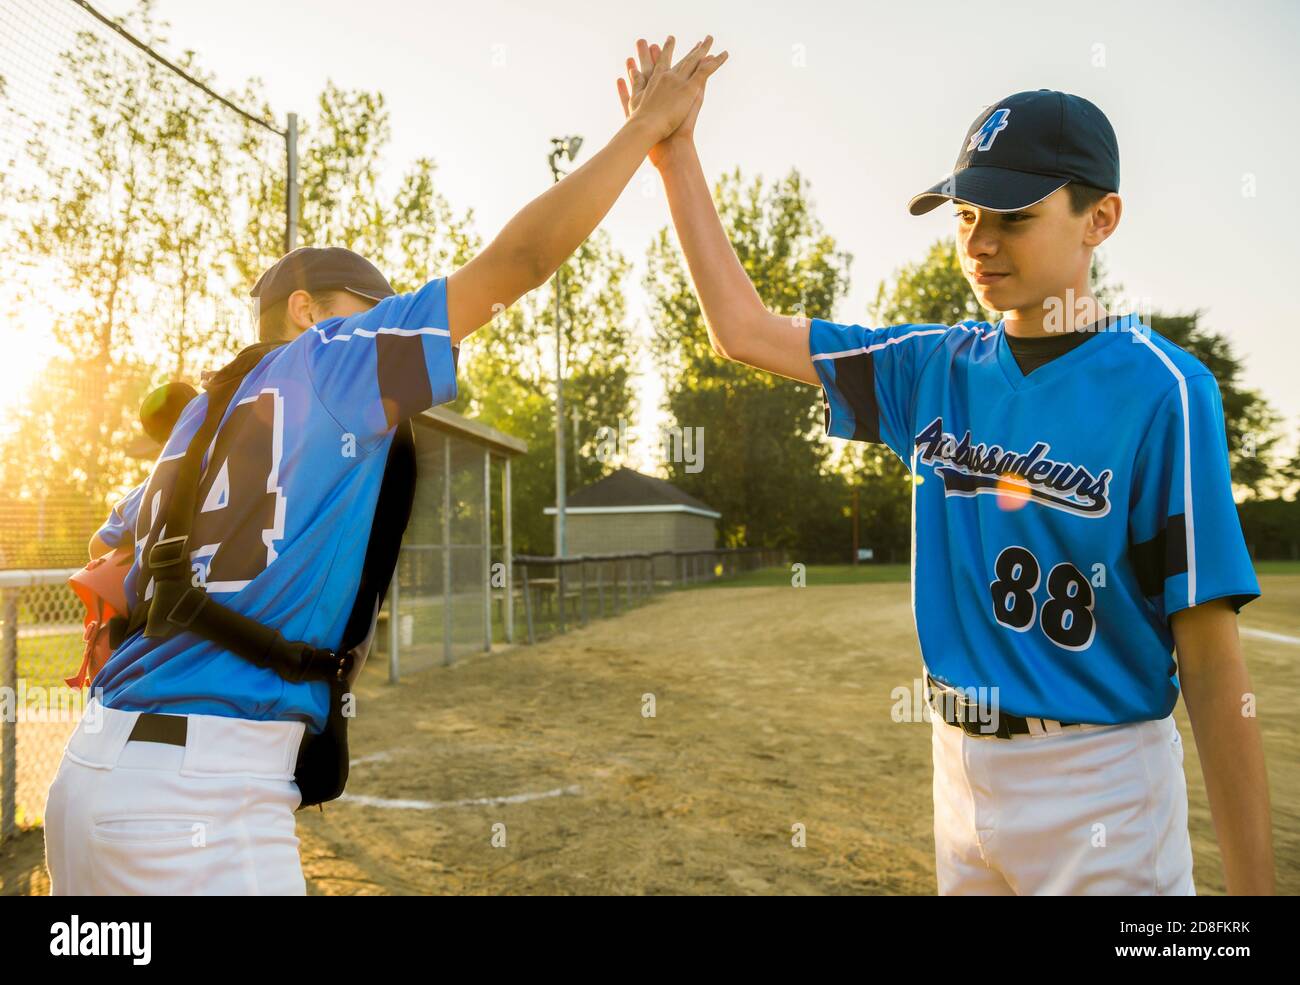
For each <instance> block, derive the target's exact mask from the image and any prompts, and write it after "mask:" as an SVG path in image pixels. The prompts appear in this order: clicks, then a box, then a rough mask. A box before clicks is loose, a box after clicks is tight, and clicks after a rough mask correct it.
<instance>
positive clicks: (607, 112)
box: [99, 0, 1300, 434]
mask: <svg viewBox="0 0 1300 985" xmlns="http://www.w3.org/2000/svg"><path fill="white" fill-rule="evenodd" d="M99 5H100V7H101V9H103V10H105V11H106V12H108V13H111V14H119V13H122V12H124V11H126V10H127V9H129V8H130V7H131V6H132V3H131V0H99ZM640 6H641V5H634V4H621V3H608V2H600V3H569V2H564V0H548V2H547V3H546V4H528V3H514V2H508V0H474V2H472V3H458V4H432V3H413V2H411V0H367V2H366V3H364V4H362V5H360V6H358V5H357V4H356V3H355V2H345V0H312V2H310V3H308V2H306V0H277V2H275V3H268V2H266V0H224V2H223V3H220V4H213V3H209V2H207V0H158V2H157V10H158V12H159V14H160V16H161V17H162V18H163V19H165V20H168V21H170V22H171V24H172V31H171V38H172V41H171V45H170V50H171V51H173V52H178V51H180V50H182V49H184V48H194V49H196V50H197V51H198V52H199V54H200V60H201V62H202V64H203V65H205V66H206V67H207V68H208V69H209V70H211V71H213V72H214V73H215V74H216V75H217V77H218V79H219V80H220V82H221V83H222V84H223V85H226V86H230V87H232V88H233V87H234V86H236V85H237V84H239V83H240V82H242V81H243V80H244V79H245V78H247V77H249V76H254V75H255V76H259V77H260V78H261V79H262V80H263V81H264V82H265V85H266V91H267V94H268V96H269V98H270V100H271V102H272V105H274V106H275V107H277V108H278V109H279V110H280V111H282V112H287V111H289V110H296V111H298V112H299V113H301V114H303V115H310V114H311V113H312V112H313V111H314V99H315V96H316V94H317V93H318V92H319V91H320V90H321V88H322V86H323V85H324V83H325V81H326V79H327V78H329V79H333V80H334V81H335V82H336V83H337V84H339V85H341V86H345V87H365V88H369V89H378V90H381V91H382V92H383V93H384V95H385V96H386V97H387V99H388V103H389V106H390V108H391V112H392V124H393V133H394V140H393V144H392V147H391V155H390V164H391V165H392V169H393V170H394V171H397V170H400V168H401V167H402V166H403V165H404V164H405V163H406V162H407V161H409V160H410V159H412V158H414V157H417V156H420V155H430V156H432V157H434V158H435V159H436V160H437V162H438V165H439V176H440V186H441V189H442V191H443V193H444V194H445V195H446V196H447V197H448V198H449V199H450V200H451V201H452V203H453V204H454V205H455V206H456V207H457V208H458V209H464V208H465V207H467V206H472V207H473V208H474V210H475V213H476V216H477V226H478V230H479V232H480V233H481V234H482V235H483V236H484V237H485V238H486V237H490V236H491V235H492V234H493V233H495V232H496V230H497V229H498V228H499V227H500V226H501V225H502V224H503V223H504V222H505V221H506V220H507V219H508V218H509V217H510V215H511V214H512V213H513V212H514V211H515V210H516V209H517V208H518V207H519V206H521V205H523V204H524V203H525V202H526V201H527V200H528V199H529V198H530V197H532V196H533V195H535V194H537V193H540V192H541V191H543V190H544V189H545V188H546V186H547V183H548V182H549V181H550V174H549V171H548V169H547V164H546V155H547V152H548V151H549V149H550V138H551V137H553V136H561V135H566V134H581V135H582V136H583V137H584V138H585V140H586V141H587V144H586V148H587V149H586V152H585V153H584V155H583V157H584V158H585V157H586V156H587V154H589V153H590V151H591V149H593V148H595V147H598V146H599V145H600V143H602V142H603V141H604V140H606V139H608V137H609V136H610V135H611V134H612V133H613V132H614V130H615V129H616V128H617V127H618V126H619V124H620V122H621V120H622V111H621V108H620V107H619V104H618V98H617V96H616V94H615V89H614V80H615V79H616V78H617V76H618V75H619V74H620V73H621V71H622V61H623V59H624V57H625V56H626V54H627V53H630V50H631V47H632V45H633V43H634V41H635V39H636V38H637V37H638V36H639V35H640V36H644V37H647V38H651V39H658V40H662V38H663V37H664V36H665V35H666V34H668V33H669V32H673V33H675V34H676V35H677V37H678V38H679V44H680V45H681V46H682V47H683V48H686V47H689V45H690V44H692V43H694V41H695V40H696V39H697V38H699V37H702V36H703V35H704V34H706V33H712V34H713V35H714V37H715V38H716V39H717V41H716V43H715V49H714V50H715V51H716V50H720V49H721V48H726V49H728V50H729V51H730V52H731V59H730V61H729V62H728V63H727V65H725V66H724V67H723V68H722V70H721V71H720V72H719V73H718V74H717V75H716V76H715V77H714V80H713V81H712V82H711V83H710V88H709V95H708V99H707V101H706V103H705V106H704V110H703V113H702V115H701V119H700V123H699V125H698V127H697V131H696V133H697V142H698V144H699V146H700V152H701V156H702V158H703V160H704V163H705V167H706V169H707V170H708V171H709V173H710V175H716V174H718V173H720V172H722V171H723V170H725V169H729V168H731V167H733V166H735V165H739V166H740V167H741V168H742V169H743V170H744V171H745V172H746V173H747V174H751V175H752V174H755V173H761V174H763V175H765V176H768V177H774V176H777V175H781V174H784V173H785V172H786V171H788V169H790V168H791V167H795V166H797V167H798V168H799V169H800V171H801V172H802V173H803V174H804V175H805V176H806V177H807V178H808V179H809V180H810V181H811V183H812V195H813V198H814V201H815V205H816V208H817V212H818V214H819V216H820V218H821V219H822V221H823V223H824V224H825V226H826V228H827V230H828V231H829V232H830V233H831V234H832V235H834V236H835V237H836V238H837V239H838V241H839V243H840V245H841V247H842V248H844V249H847V250H848V251H849V252H850V253H852V254H853V257H854V260H853V265H852V268H851V274H852V290H851V292H850V293H849V295H848V296H847V297H846V298H845V299H844V301H843V303H842V304H841V306H840V308H839V310H838V311H837V312H836V313H835V314H836V317H837V319H838V320H840V321H849V322H853V321H863V320H865V317H866V316H865V312H866V305H867V302H868V300H869V299H870V298H871V297H872V296H874V293H875V290H876V286H877V284H878V283H879V281H880V280H881V279H882V278H886V277H888V276H889V275H890V274H891V273H892V272H893V271H894V269H895V268H897V267H898V266H899V265H900V264H902V263H905V262H909V261H913V260H916V259H919V258H920V257H921V256H922V255H923V254H924V252H925V249H926V247H927V246H928V245H929V244H930V243H931V242H932V241H934V240H935V239H937V238H938V237H940V236H944V235H949V234H951V232H952V229H953V223H954V220H953V219H952V217H951V216H950V214H949V212H950V210H947V209H937V210H935V211H934V212H932V213H930V214H929V215H927V216H924V217H921V218H914V217H912V216H910V215H908V213H907V208H906V204H907V201H908V199H909V198H910V197H911V196H912V195H913V194H915V193H916V192H918V191H920V190H922V189H923V188H925V187H927V186H929V185H930V184H932V183H933V182H935V181H938V180H939V179H940V178H942V177H943V176H944V175H945V174H946V173H947V171H948V169H949V168H950V166H951V165H952V162H953V160H954V159H955V158H956V156H957V151H958V145H959V143H960V142H961V140H962V137H963V135H964V133H965V131H966V128H967V126H968V125H969V123H970V122H971V120H972V119H973V118H974V117H975V115H976V114H977V113H978V112H979V111H980V108H981V107H983V106H985V105H986V104H988V103H992V102H994V101H996V100H998V99H999V98H1001V97H1002V96H1005V95H1008V94H1010V93H1013V92H1018V91H1021V90H1024V89H1038V88H1050V89H1061V90H1065V91H1067V92H1073V93H1077V94H1079V95H1082V96H1085V97H1087V98H1088V99H1090V100H1092V101H1093V102H1095V103H1097V104H1098V105H1099V106H1100V107H1101V108H1102V109H1103V110H1104V111H1105V112H1106V114H1107V115H1108V117H1109V118H1110V120H1111V122H1112V124H1113V125H1114V127H1115V130H1116V133H1117V134H1118V137H1119V146H1120V160H1121V173H1122V183H1121V188H1120V191H1121V194H1122V195H1123V197H1124V201H1125V211H1124V217H1123V221H1122V224H1121V227H1120V229H1119V230H1118V232H1117V233H1116V234H1115V236H1114V237H1113V238H1112V239H1111V240H1110V242H1109V243H1108V244H1107V246H1106V248H1105V250H1104V256H1105V259H1106V261H1107V263H1108V265H1109V268H1110V270H1111V272H1112V276H1113V277H1114V278H1115V279H1117V280H1118V281H1119V282H1120V283H1122V284H1123V285H1124V288H1125V293H1126V295H1127V296H1128V297H1130V298H1134V299H1140V301H1141V304H1143V305H1144V306H1151V307H1155V308H1158V309H1167V310H1188V309H1192V308H1201V309H1204V311H1205V316H1204V321H1205V324H1207V325H1208V326H1209V327H1211V328H1212V329H1214V330H1216V331H1220V332H1225V333H1227V334H1228V335H1229V336H1230V337H1231V338H1232V339H1233V341H1234V342H1235V344H1236V345H1237V347H1238V349H1239V350H1240V351H1241V352H1242V353H1243V354H1244V355H1245V356H1246V359H1247V379H1248V382H1249V384H1250V385H1252V386H1255V387H1257V388H1258V389H1260V390H1262V391H1263V392H1264V394H1265V395H1266V396H1267V397H1268V399H1269V400H1271V401H1272V402H1273V404H1274V405H1275V406H1276V407H1278V408H1279V409H1280V410H1281V411H1282V412H1283V413H1284V414H1286V416H1287V420H1288V424H1289V426H1290V428H1291V429H1294V427H1295V426H1296V423H1297V418H1298V417H1300V388H1297V387H1296V385H1295V382H1294V381H1295V374H1296V365H1297V355H1300V345H1297V343H1296V341H1295V339H1294V337H1293V332H1294V331H1295V329H1294V327H1293V323H1292V321H1291V319H1292V317H1293V316H1289V315H1287V314H1286V310H1285V305H1286V304H1287V303H1288V302H1287V301H1286V297H1287V295H1286V293H1285V292H1286V291H1287V290H1290V289H1292V288H1293V286H1294V283H1295V282H1294V281H1292V280H1291V278H1292V277H1294V276H1295V275H1296V272H1297V270H1300V247H1298V246H1297V240H1296V236H1295V234H1294V232H1293V227H1294V225H1295V220H1296V217H1297V215H1300V183H1297V182H1296V180H1295V176H1294V167H1295V162H1296V161H1297V160H1300V131H1298V130H1297V128H1296V127H1295V105H1296V98H1297V96H1298V95H1300V69H1298V68H1297V64H1296V61H1295V58H1294V45H1295V41H1296V38H1297V37H1300V4H1296V3H1294V2H1293V0H1277V2H1258V0H1243V2H1240V3H1233V4H1223V3H1214V2H1178V3H1174V2H1143V3H1134V2H1132V0H1095V2H1092V3H1089V4H1057V5H1054V6H1055V7H1056V8H1057V9H1055V10H1048V9H1046V8H1047V6H1048V5H1046V4H1043V3H1041V2H1020V3H1016V2H1000V3H998V4H996V5H992V6H987V5H984V6H981V5H972V4H968V3H962V2H958V0H934V2H928V3H920V4H918V3H875V2H868V3H863V2H860V0H859V2H853V3H849V2H840V3H835V2H826V0H804V2H801V3H794V4H792V3H788V2H771V0H764V2H757V3H746V4H744V5H743V6H742V5H739V4H735V3H721V2H717V0H657V2H656V3H655V4H654V5H653V9H650V8H647V9H645V10H639V9H638V8H639V7H640ZM959 38H960V40H958V39H959ZM1252 190H1253V194H1252V193H1251V192H1252ZM667 221H668V213H667V207H666V203H665V202H664V198H663V194H662V191H661V189H660V186H659V182H658V179H657V177H656V176H655V174H654V172H653V169H651V168H650V166H649V165H648V164H647V165H645V166H644V168H643V170H642V173H641V174H640V175H638V177H637V179H636V180H634V181H633V183H632V185H631V186H630V187H629V189H628V191H627V192H625V193H624V195H623V197H622V198H621V199H620V200H619V202H618V204H617V205H616V206H615V208H614V209H613V211H612V212H611V213H610V215H609V217H608V218H607V219H606V221H605V228H606V229H608V230H609V232H610V234H611V235H612V237H613V239H614V242H615V244H616V245H617V246H618V247H619V248H620V249H621V250H623V251H624V252H625V253H626V254H627V255H628V256H629V257H630V258H631V259H632V260H633V261H634V262H635V263H636V264H637V270H636V272H635V274H634V277H633V281H634V283H633V284H631V285H630V287H631V288H632V303H631V305H630V311H631V312H632V313H633V314H634V315H635V316H636V317H637V318H638V319H639V321H640V322H641V323H643V325H644V324H645V323H646V322H647V321H648V319H647V315H646V312H647V304H646V300H645V297H644V294H643V293H642V292H641V289H640V276H641V271H642V270H643V269H644V256H645V249H646V246H647V245H648V243H649V241H650V239H651V236H652V235H653V233H654V232H655V230H657V229H658V228H659V227H660V226H662V225H663V224H665V223H666V222H667ZM431 273H437V272H431ZM647 369H648V370H650V372H651V373H653V368H652V367H650V365H649V362H648V360H647ZM658 394H659V389H658V386H657V384H656V383H655V382H654V381H653V380H648V381H647V382H646V384H645V387H644V389H643V403H653V402H657V400H658ZM1099 409H1100V410H1102V411H1111V410H1119V408H1099ZM642 417H643V420H640V421H638V422H637V425H638V426H639V428H640V429H641V430H642V432H643V433H644V434H648V433H649V431H648V430H646V429H647V428H648V427H649V426H650V425H651V424H652V423H657V421H658V418H657V417H655V416H654V415H653V409H652V408H649V407H646V408H643V413H642Z"/></svg>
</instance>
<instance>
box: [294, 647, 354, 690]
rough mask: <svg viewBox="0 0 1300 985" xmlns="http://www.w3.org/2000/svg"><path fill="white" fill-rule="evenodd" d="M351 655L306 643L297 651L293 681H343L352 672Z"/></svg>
mask: <svg viewBox="0 0 1300 985" xmlns="http://www.w3.org/2000/svg"><path fill="white" fill-rule="evenodd" d="M352 659H353V658H352V653H351V652H350V651H349V652H347V653H336V652H335V651H334V650H322V649H320V648H318V647H314V646H311V645H310V644H308V643H304V644H302V647H301V648H300V649H299V651H298V666H297V668H296V671H295V673H294V676H293V680H294V681H295V682H297V681H303V680H319V681H344V680H347V675H348V674H349V673H351V671H352Z"/></svg>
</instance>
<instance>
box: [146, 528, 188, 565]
mask: <svg viewBox="0 0 1300 985" xmlns="http://www.w3.org/2000/svg"><path fill="white" fill-rule="evenodd" d="M189 539H190V538H189V536H188V535H186V536H184V537H164V538H163V539H162V540H160V541H158V542H157V543H155V544H154V545H153V547H151V548H149V567H150V568H152V569H153V570H154V571H161V570H165V569H167V568H172V567H175V566H176V565H178V564H180V563H181V562H182V561H184V560H185V555H186V550H185V545H186V544H187V543H189Z"/></svg>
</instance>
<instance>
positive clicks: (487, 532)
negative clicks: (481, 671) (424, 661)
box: [483, 448, 492, 653]
mask: <svg viewBox="0 0 1300 985" xmlns="http://www.w3.org/2000/svg"><path fill="white" fill-rule="evenodd" d="M483 650H484V652H485V653H491V652H492V452H490V451H488V450H487V449H486V448H484V449H483Z"/></svg>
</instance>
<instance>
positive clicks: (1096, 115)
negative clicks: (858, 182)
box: [908, 89, 1119, 215]
mask: <svg viewBox="0 0 1300 985" xmlns="http://www.w3.org/2000/svg"><path fill="white" fill-rule="evenodd" d="M1072 181H1075V182H1078V183H1079V184H1083V185H1091V186H1092V187H1093V188H1101V189H1103V190H1105V191H1108V192H1117V191H1119V141H1117V140H1116V139H1115V131H1114V129H1113V128H1112V127H1111V125H1110V121H1109V120H1107V119H1106V114H1105V113H1103V112H1102V111H1101V110H1099V109H1098V108H1097V107H1096V106H1094V105H1093V104H1092V103H1090V102H1088V100H1086V99H1084V98H1083V97H1082V96H1072V95H1070V94H1069V93H1068V92H1057V91H1055V90H1054V89H1036V90H1033V91H1029V92H1017V93H1015V94H1014V95H1011V96H1007V98H1006V99H1003V100H1001V101H1000V102H996V103H993V104H991V105H989V106H985V107H984V109H982V110H981V111H980V114H979V116H977V117H976V118H975V122H974V123H972V124H971V125H970V129H969V130H967V131H966V137H965V139H964V140H963V141H962V146H961V151H960V153H959V154H958V155H957V163H956V164H955V165H953V169H952V174H950V175H949V176H948V177H946V178H944V179H943V180H942V181H940V182H938V183H937V184H935V185H933V186H932V187H930V188H928V189H926V190H925V191H923V192H921V194H919V195H917V196H915V197H914V198H913V199H912V201H911V202H909V203H908V211H909V212H911V213H912V215H924V214H925V213H927V212H929V211H930V210H931V209H934V208H937V207H938V206H940V205H942V204H943V203H944V202H945V201H948V200H955V201H959V202H967V203H969V204H971V205H974V206H976V207H978V208H981V209H988V210H989V211H990V212H1015V211H1017V210H1018V209H1027V208H1029V206H1031V205H1034V204H1036V203H1038V202H1041V201H1042V200H1043V199H1045V198H1047V196H1048V195H1051V194H1052V193H1053V192H1055V191H1057V190H1058V189H1060V188H1064V187H1065V186H1066V185H1067V184H1069V183H1070V182H1072Z"/></svg>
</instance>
